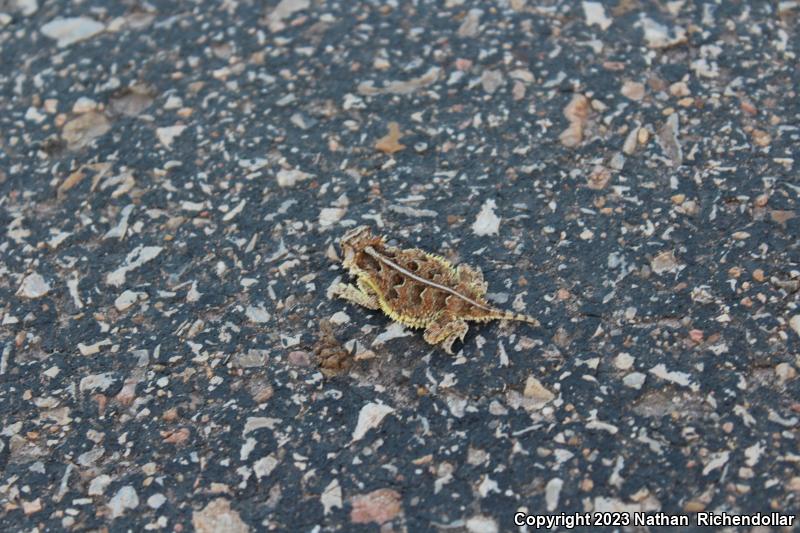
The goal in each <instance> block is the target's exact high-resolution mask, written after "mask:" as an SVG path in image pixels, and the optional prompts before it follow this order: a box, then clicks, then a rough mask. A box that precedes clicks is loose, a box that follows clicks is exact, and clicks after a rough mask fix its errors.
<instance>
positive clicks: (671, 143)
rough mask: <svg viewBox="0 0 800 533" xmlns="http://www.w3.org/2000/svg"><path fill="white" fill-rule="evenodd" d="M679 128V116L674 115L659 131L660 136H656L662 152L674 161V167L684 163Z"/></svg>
mask: <svg viewBox="0 0 800 533" xmlns="http://www.w3.org/2000/svg"><path fill="white" fill-rule="evenodd" d="M678 127H679V123H678V114H677V113H673V114H671V115H670V116H669V118H667V121H666V122H665V123H664V125H663V126H662V127H661V129H659V130H658V134H657V135H656V139H657V140H658V145H659V146H660V147H661V151H662V152H664V155H665V156H666V157H667V158H669V159H670V160H671V161H672V166H675V167H678V166H680V165H681V164H682V163H683V150H682V149H681V143H680V141H679V140H678V135H679V131H678Z"/></svg>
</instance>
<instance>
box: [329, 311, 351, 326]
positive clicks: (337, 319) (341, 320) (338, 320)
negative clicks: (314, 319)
mask: <svg viewBox="0 0 800 533" xmlns="http://www.w3.org/2000/svg"><path fill="white" fill-rule="evenodd" d="M348 322H350V315H348V314H347V313H345V312H344V311H337V312H335V313H334V314H333V315H332V316H331V323H332V324H335V325H337V326H341V325H342V324H347V323H348Z"/></svg>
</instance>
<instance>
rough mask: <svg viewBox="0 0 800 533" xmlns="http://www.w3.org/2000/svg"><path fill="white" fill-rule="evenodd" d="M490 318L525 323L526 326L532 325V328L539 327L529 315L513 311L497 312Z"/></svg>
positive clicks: (535, 320) (537, 322) (536, 321)
mask: <svg viewBox="0 0 800 533" xmlns="http://www.w3.org/2000/svg"><path fill="white" fill-rule="evenodd" d="M491 318H492V319H493V320H516V321H517V322H527V323H528V324H533V325H534V326H540V325H541V324H540V323H539V321H538V320H537V319H536V318H534V317H532V316H531V315H526V314H523V313H515V312H513V311H501V310H497V311H496V312H495V313H494V315H493V316H492V317H491Z"/></svg>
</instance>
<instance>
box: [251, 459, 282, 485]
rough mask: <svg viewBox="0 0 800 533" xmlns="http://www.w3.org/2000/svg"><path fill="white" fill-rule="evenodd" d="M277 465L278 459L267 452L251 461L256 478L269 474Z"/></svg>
mask: <svg viewBox="0 0 800 533" xmlns="http://www.w3.org/2000/svg"><path fill="white" fill-rule="evenodd" d="M277 466H278V460H277V459H276V458H275V456H274V455H273V454H269V455H267V456H266V457H262V458H261V459H259V460H258V461H256V462H255V463H253V472H255V474H256V477H257V478H258V479H261V478H262V477H266V476H268V475H270V474H271V473H272V471H273V470H275V467H277Z"/></svg>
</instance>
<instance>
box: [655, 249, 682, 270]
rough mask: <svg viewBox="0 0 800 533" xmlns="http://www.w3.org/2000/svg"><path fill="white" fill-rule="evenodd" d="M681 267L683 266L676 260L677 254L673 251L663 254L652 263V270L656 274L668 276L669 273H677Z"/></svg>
mask: <svg viewBox="0 0 800 533" xmlns="http://www.w3.org/2000/svg"><path fill="white" fill-rule="evenodd" d="M680 267H681V264H680V263H679V262H678V260H677V259H676V258H675V254H673V253H672V252H671V251H669V250H668V251H666V252H661V253H660V254H658V255H657V256H655V257H654V258H653V260H652V261H650V268H652V269H653V272H655V273H656V274H659V275H661V274H666V273H667V272H676V271H677V270H678V269H679V268H680Z"/></svg>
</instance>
